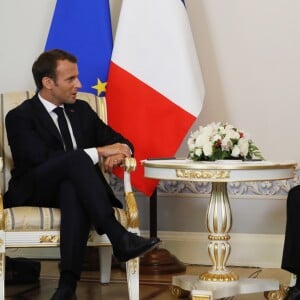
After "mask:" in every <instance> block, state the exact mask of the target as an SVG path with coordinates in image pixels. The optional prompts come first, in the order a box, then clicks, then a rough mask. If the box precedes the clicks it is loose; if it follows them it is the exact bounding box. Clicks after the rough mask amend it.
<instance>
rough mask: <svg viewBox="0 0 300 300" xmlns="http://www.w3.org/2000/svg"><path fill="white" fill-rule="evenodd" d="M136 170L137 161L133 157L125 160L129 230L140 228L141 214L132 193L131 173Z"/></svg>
mask: <svg viewBox="0 0 300 300" xmlns="http://www.w3.org/2000/svg"><path fill="white" fill-rule="evenodd" d="M135 168H136V159H135V158H133V157H130V158H129V157H127V158H125V164H124V197H125V206H126V207H125V211H126V215H127V218H128V228H131V229H135V230H138V228H139V214H138V207H137V204H136V200H135V196H134V194H133V192H132V187H131V180H130V172H132V171H134V170H135Z"/></svg>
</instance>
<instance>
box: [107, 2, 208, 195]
mask: <svg viewBox="0 0 300 300" xmlns="http://www.w3.org/2000/svg"><path fill="white" fill-rule="evenodd" d="M106 98H107V105H108V123H109V124H110V126H112V128H114V129H115V130H117V131H119V132H121V133H122V134H123V135H124V136H125V137H126V138H128V139H129V140H130V141H131V142H132V143H133V144H134V146H135V157H136V159H137V161H138V167H137V170H136V172H134V173H133V174H132V184H133V186H134V187H135V188H136V189H137V190H139V191H141V192H143V193H144V194H145V195H148V196H150V195H152V193H153V192H154V190H155V188H156V185H157V183H158V181H157V180H152V179H146V178H144V170H143V166H142V164H141V163H140V161H142V160H144V159H147V158H151V157H170V156H174V155H175V154H176V152H177V150H178V148H179V146H180V145H181V143H182V140H183V139H184V137H185V135H186V134H187V133H188V131H189V130H190V127H191V126H192V124H193V122H194V121H195V120H196V118H197V117H198V115H199V114H200V111H201V108H202V103H203V98H204V85H203V80H202V74H201V69H200V65H199V61H198V57H197V53H196V49H195V45H194V41H193V36H192V32H191V28H190V25H189V20H188V15H187V12H186V8H185V6H184V3H183V2H182V1H181V0H123V2H122V8H121V13H120V17H119V22H118V27H117V32H116V37H115V41H114V48H113V52H112V59H111V64H110V69H109V76H108V84H107V91H106Z"/></svg>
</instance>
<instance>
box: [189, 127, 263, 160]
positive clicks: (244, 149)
mask: <svg viewBox="0 0 300 300" xmlns="http://www.w3.org/2000/svg"><path fill="white" fill-rule="evenodd" d="M187 143H188V148H189V158H190V159H192V160H194V161H201V160H202V161H203V160H206V161H207V160H208V161H214V160H224V159H243V160H254V159H255V160H256V159H261V160H263V159H264V158H263V156H262V154H261V152H260V150H259V149H258V148H257V146H255V145H254V143H253V142H252V140H251V139H250V137H249V136H248V134H247V133H246V132H244V131H242V130H240V129H238V128H235V127H233V126H232V125H230V124H227V123H225V124H224V123H221V122H218V123H215V122H213V123H211V124H209V125H207V126H199V128H198V130H196V131H195V132H192V133H191V135H190V137H189V139H188V142H187Z"/></svg>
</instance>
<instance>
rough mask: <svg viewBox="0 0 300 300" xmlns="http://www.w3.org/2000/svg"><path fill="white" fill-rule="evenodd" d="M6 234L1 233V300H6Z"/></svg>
mask: <svg viewBox="0 0 300 300" xmlns="http://www.w3.org/2000/svg"><path fill="white" fill-rule="evenodd" d="M5 244H6V243H5V233H4V232H3V231H2V230H1V231H0V299H5V282H4V280H5Z"/></svg>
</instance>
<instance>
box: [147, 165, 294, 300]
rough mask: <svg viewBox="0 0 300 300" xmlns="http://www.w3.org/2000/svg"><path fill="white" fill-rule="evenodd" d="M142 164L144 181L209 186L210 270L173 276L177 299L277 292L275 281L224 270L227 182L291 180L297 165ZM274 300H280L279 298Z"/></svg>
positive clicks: (228, 216) (228, 210) (229, 221)
mask: <svg viewBox="0 0 300 300" xmlns="http://www.w3.org/2000/svg"><path fill="white" fill-rule="evenodd" d="M142 163H143V165H144V172H145V174H144V175H145V177H147V178H153V179H161V180H180V181H199V182H211V183H212V191H211V197H210V202H209V205H208V208H207V214H206V225H207V229H208V231H209V235H208V253H209V257H210V259H211V261H212V268H211V270H209V271H208V272H206V273H203V274H200V275H199V276H191V275H179V276H174V277H173V279H172V292H173V294H174V295H176V296H178V297H180V296H183V295H185V294H187V293H190V294H191V296H192V299H193V300H202V299H203V300H204V299H209V300H212V299H219V298H224V297H231V296H234V295H237V294H247V293H257V292H264V291H276V290H278V289H279V282H278V280H275V279H252V278H239V276H238V274H235V273H234V272H232V271H231V270H229V269H228V268H227V267H226V262H227V261H228V258H229V255H230V250H231V246H230V242H229V241H230V236H229V232H230V230H231V226H232V214H231V208H230V201H229V197H228V192H227V183H228V182H237V181H270V180H284V179H290V178H293V177H294V176H295V170H296V163H294V162H268V161H228V160H227V161H216V162H194V161H191V160H187V159H174V160H173V159H172V160H145V161H143V162H142ZM273 297H274V295H273V296H272V299H278V300H280V299H283V298H280V296H278V297H277V298H273Z"/></svg>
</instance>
